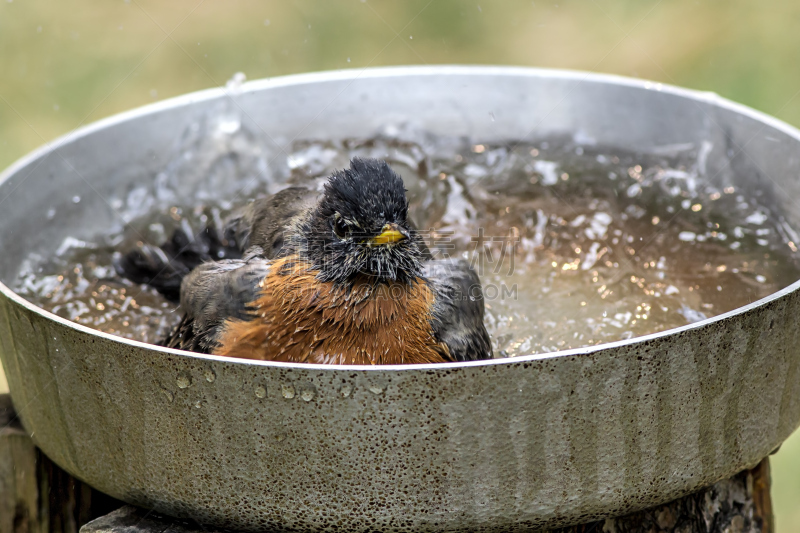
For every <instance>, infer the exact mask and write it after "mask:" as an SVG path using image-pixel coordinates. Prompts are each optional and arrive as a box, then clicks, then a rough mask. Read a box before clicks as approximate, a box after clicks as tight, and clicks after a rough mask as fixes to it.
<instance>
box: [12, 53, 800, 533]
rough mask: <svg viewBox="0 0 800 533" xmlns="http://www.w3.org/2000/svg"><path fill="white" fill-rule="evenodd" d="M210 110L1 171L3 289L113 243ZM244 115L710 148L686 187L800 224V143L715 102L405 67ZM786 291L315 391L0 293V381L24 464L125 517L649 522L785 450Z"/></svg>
mask: <svg viewBox="0 0 800 533" xmlns="http://www.w3.org/2000/svg"><path fill="white" fill-rule="evenodd" d="M226 99H227V97H226V95H225V93H224V91H221V90H212V91H205V92H202V93H197V94H192V95H187V96H184V97H181V98H178V99H174V100H170V101H166V102H163V103H160V104H156V105H154V106H148V107H146V108H142V109H140V110H135V111H133V112H129V113H126V114H123V115H120V116H117V117H112V118H111V119H107V120H105V121H101V122H100V123H97V124H95V125H92V126H89V127H87V128H85V129H83V130H79V131H77V132H75V133H73V134H71V135H69V136H67V137H65V138H63V139H61V140H59V141H57V142H56V143H54V144H53V145H52V146H48V147H45V148H44V149H42V150H40V151H38V152H36V153H34V154H32V155H31V156H29V157H27V158H25V159H23V160H22V161H20V162H19V163H17V164H16V165H14V166H13V167H11V168H10V169H9V170H8V171H6V172H5V173H4V174H3V175H2V178H1V179H0V199H4V200H3V204H2V216H0V249H1V250H3V254H2V255H0V280H2V281H3V282H4V283H6V284H8V283H10V281H11V280H13V279H14V276H15V275H16V273H17V272H18V270H19V268H20V263H21V260H22V258H23V257H25V256H27V255H28V254H30V253H31V252H39V253H47V250H53V249H55V247H57V245H58V243H59V242H61V241H62V240H63V238H64V237H65V236H68V235H69V236H78V237H80V236H81V235H87V236H88V235H91V233H92V231H93V229H96V228H97V227H98V226H99V225H102V224H104V223H108V222H109V221H110V220H112V218H113V216H114V213H113V210H112V209H111V208H110V207H109V206H108V205H107V203H106V202H105V201H104V200H103V199H104V198H107V197H108V196H110V195H111V194H112V193H114V191H117V190H119V189H120V188H124V187H125V186H127V185H129V184H130V183H131V182H133V181H134V180H137V179H141V176H143V175H145V176H155V174H156V173H157V172H158V171H159V170H160V169H161V168H163V166H164V165H165V164H166V162H167V161H168V160H169V158H170V157H172V156H173V155H174V147H175V139H176V138H178V137H180V135H181V134H182V132H183V131H185V130H186V128H187V127H189V126H190V125H191V124H193V123H197V122H198V121H201V120H203V117H207V116H208V114H209V113H213V112H215V110H216V109H218V108H219V106H220V105H222V103H224V101H225V100H226ZM237 105H239V106H241V109H242V110H243V113H244V116H246V119H245V123H246V124H245V125H248V127H251V128H254V129H259V130H261V131H263V132H265V133H267V134H268V137H269V138H270V139H272V142H274V146H269V147H267V149H269V150H279V149H281V147H282V146H286V145H288V144H289V143H290V142H291V140H292V139H293V138H295V137H298V136H299V137H300V138H338V137H348V136H352V135H369V134H371V133H373V132H374V131H375V130H377V129H378V128H380V127H382V126H384V125H385V124H386V123H389V122H397V121H399V120H412V121H413V122H415V123H416V124H418V125H420V126H422V127H424V128H426V129H428V130H430V131H433V132H435V133H449V134H453V133H455V134H461V135H465V136H473V137H475V138H476V139H479V140H482V141H486V140H492V139H521V138H531V139H533V138H541V137H546V136H548V135H554V134H564V133H568V134H570V135H574V136H575V138H576V139H577V138H580V139H584V140H585V142H587V143H591V142H602V143H603V144H604V145H612V146H621V147H626V148H628V149H633V150H642V151H654V150H663V149H664V148H665V147H670V146H676V145H682V146H685V145H688V144H693V145H696V146H699V145H700V144H701V143H703V142H706V143H710V153H709V155H708V159H707V164H706V168H705V169H704V170H705V174H704V175H703V176H702V177H701V179H709V180H716V181H719V182H720V183H731V184H736V186H737V187H739V188H740V189H741V190H744V191H754V190H759V191H762V193H763V194H764V195H766V197H767V198H771V199H772V200H771V201H772V202H773V203H774V207H775V209H776V210H778V211H780V212H782V213H784V216H785V217H786V219H787V221H789V222H792V223H795V222H797V220H798V210H797V209H796V208H795V207H793V204H794V203H797V199H799V198H800V183H798V180H797V176H798V171H799V170H800V161H799V157H798V154H800V134H798V132H797V131H795V130H794V129H792V128H790V127H789V126H786V125H785V124H782V123H780V122H778V121H776V120H774V119H771V118H769V117H766V116H763V115H761V114H759V113H756V112H754V111H752V110H749V109H747V108H744V107H742V106H738V105H736V104H733V103H730V102H727V101H725V100H723V99H720V98H718V97H716V96H715V95H711V94H708V93H697V92H692V91H686V90H682V89H678V88H671V87H664V86H661V85H657V84H651V83H647V82H641V81H636V80H628V79H624V78H617V77H612V76H602V75H594V74H586V73H580V72H568V71H547V70H536V69H520V68H504V67H408V68H393V69H374V70H366V71H357V72H356V71H349V72H332V73H322V74H313V75H302V76H293V77H287V78H277V79H274V80H265V81H258V82H253V83H250V84H246V85H245V86H244V87H243V89H242V93H241V94H240V95H238V96H237ZM65 190H69V191H70V193H69V194H68V195H67V194H65V193H64V191H65ZM76 190H77V191H78V192H77V193H76V192H75V191H76ZM73 194H81V196H82V198H83V200H82V201H81V204H79V205H73V204H72V202H71V196H72V195H73ZM51 205H56V206H58V209H60V210H61V212H62V213H63V218H62V219H61V222H60V223H59V224H58V225H53V224H49V223H48V221H47V217H46V216H45V211H46V209H45V207H48V206H51ZM799 286H800V284H798V283H796V284H794V285H792V286H790V287H788V288H786V289H784V290H782V291H780V292H778V293H775V294H773V295H771V296H770V297H768V298H765V299H763V300H760V301H758V302H754V303H753V304H751V305H749V306H747V307H744V308H740V309H738V310H736V311H733V312H731V313H727V314H725V315H721V316H718V317H715V318H712V319H709V320H705V321H703V322H699V323H697V324H693V325H691V326H687V327H683V328H679V329H673V330H669V331H667V332H663V333H659V334H655V335H650V336H647V337H640V338H634V339H631V340H628V341H623V342H617V343H612V344H605V345H601V346H596V347H592V348H588V349H581V350H572V351H569V352H558V353H551V354H546V355H531V356H525V357H517V358H514V359H509V360H493V361H485V362H477V363H459V364H443V365H413V366H406V367H390V366H384V367H356V366H343V367H324V366H316V365H300V364H279V363H262V362H251V361H236V360H227V359H225V358H220V357H213V356H200V355H197V354H190V353H188V352H181V351H176V350H168V349H162V348H157V347H155V346H150V345H146V344H143V343H138V342H133V341H127V340H124V339H120V338H118V337H114V336H111V335H106V334H101V333H98V332H95V331H92V330H90V329H88V328H85V327H82V326H79V325H76V324H73V323H71V322H68V321H65V320H63V319H60V318H58V317H56V316H54V315H52V314H50V313H47V312H45V311H43V310H41V309H39V308H37V307H35V306H33V305H32V304H30V303H28V302H26V301H25V300H23V299H22V298H20V297H19V296H18V295H16V294H14V293H13V292H12V291H11V290H10V289H8V287H7V285H2V284H0V358H1V359H2V362H3V366H4V368H5V371H6V374H7V377H8V382H9V386H10V388H11V393H12V396H13V398H14V402H15V405H16V408H17V410H18V412H19V413H20V415H21V417H22V421H23V423H24V426H25V428H26V429H27V430H28V431H29V432H30V433H31V434H32V436H33V439H34V441H35V442H36V444H37V445H38V446H39V447H41V448H42V450H43V451H44V452H45V453H46V454H47V455H48V456H49V457H51V458H52V459H53V460H54V461H55V462H57V463H58V464H59V465H60V466H61V467H63V468H64V469H65V470H67V471H68V472H70V473H71V474H73V475H75V476H76V477H78V478H80V479H83V480H85V481H87V482H89V483H90V484H92V485H93V486H95V487H96V488H98V489H100V490H102V491H104V492H106V493H108V494H110V495H112V496H115V497H117V498H120V499H122V500H125V501H127V502H130V503H132V504H136V505H141V506H146V507H152V508H155V509H157V510H159V511H162V512H165V513H168V514H173V515H176V516H185V517H193V518H195V519H197V520H200V521H201V522H207V523H210V524H216V525H221V526H227V527H233V528H241V529H250V530H265V529H269V528H274V529H276V530H292V531H300V530H329V529H330V530H334V529H338V530H345V531H365V530H386V531H388V530H397V531H403V530H407V531H411V530H420V529H422V530H436V531H440V530H441V531H444V530H446V531H489V530H491V531H517V530H525V529H528V528H530V527H541V528H550V527H556V526H561V525H567V524H572V523H579V522H585V521H588V520H590V519H593V518H596V517H600V516H603V515H609V514H619V513H624V512H628V511H633V510H636V509H641V508H644V507H648V506H652V505H655V504H659V503H662V502H665V501H668V500H671V499H674V498H676V497H679V496H681V495H684V494H686V493H688V492H691V491H693V490H695V489H698V488H700V487H703V486H706V485H709V484H711V483H713V482H715V481H717V480H719V479H722V478H725V477H727V476H730V475H732V474H734V473H735V472H737V471H739V470H741V469H744V468H747V467H752V466H754V465H756V464H757V463H758V462H759V460H760V459H761V458H763V457H764V456H766V455H767V454H768V453H769V452H770V451H772V450H773V449H774V448H776V447H777V446H778V445H779V444H780V443H781V442H782V441H783V440H784V439H785V438H786V437H788V436H789V434H791V432H792V431H793V430H794V429H795V428H796V427H797V426H798V425H800V394H799V393H800V390H798V389H799V388H800V375H798V362H800V342H799V341H800V339H798V328H797V325H798V324H797V323H798V318H797V317H798V316H800V297H798V292H797V289H798V287H799Z"/></svg>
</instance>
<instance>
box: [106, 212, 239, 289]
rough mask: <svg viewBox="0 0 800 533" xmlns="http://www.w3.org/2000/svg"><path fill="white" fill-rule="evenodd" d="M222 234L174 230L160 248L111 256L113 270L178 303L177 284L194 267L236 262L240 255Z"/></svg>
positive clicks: (213, 230)
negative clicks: (211, 263)
mask: <svg viewBox="0 0 800 533" xmlns="http://www.w3.org/2000/svg"><path fill="white" fill-rule="evenodd" d="M221 235H222V233H221V232H220V231H219V230H218V229H216V228H212V227H207V228H206V229H205V230H203V231H202V232H200V234H199V235H193V234H191V232H190V231H188V230H186V229H183V228H178V229H176V230H175V233H173V234H172V238H170V239H169V240H168V241H167V242H166V243H164V244H162V245H161V246H153V245H151V244H142V245H140V246H138V247H136V248H135V249H133V250H131V251H129V252H127V253H125V254H117V255H116V256H115V257H114V269H115V270H116V271H117V274H118V275H119V276H121V277H123V278H126V279H129V280H131V281H133V282H134V283H142V284H145V285H149V286H151V287H153V288H154V289H156V290H157V291H158V292H160V293H161V294H163V295H164V296H165V297H166V298H167V299H169V300H171V301H174V302H178V301H180V295H181V292H180V291H181V282H182V281H183V278H185V277H186V276H187V275H188V274H189V272H191V271H192V270H193V269H194V268H195V267H197V266H199V265H201V264H202V263H205V262H208V261H219V260H220V259H238V258H240V257H241V252H240V251H239V250H238V249H237V248H236V246H235V243H229V242H228V240H227V239H226V238H225V237H223V236H221Z"/></svg>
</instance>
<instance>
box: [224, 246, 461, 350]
mask: <svg viewBox="0 0 800 533" xmlns="http://www.w3.org/2000/svg"><path fill="white" fill-rule="evenodd" d="M261 286H262V288H263V291H262V293H261V296H259V297H258V298H257V299H256V300H255V301H254V302H253V303H252V311H253V319H252V320H247V321H241V320H231V321H228V322H227V323H226V324H225V327H224V330H223V332H222V334H221V336H220V339H219V344H218V348H217V349H216V350H215V351H214V353H215V354H217V355H226V356H229V357H240V358H245V359H260V360H269V361H287V362H304V363H321V364H358V365H362V364H409V363H440V362H445V361H448V360H449V357H448V353H447V348H446V347H445V346H444V345H441V344H439V343H437V342H436V340H435V339H434V337H433V332H432V331H431V327H430V317H431V314H430V313H431V306H432V305H433V299H434V295H433V293H432V291H431V289H430V288H429V287H428V285H427V283H426V282H424V281H422V280H418V281H416V282H414V283H412V284H401V283H389V284H386V283H383V284H380V285H377V286H374V285H372V284H371V283H370V282H369V280H367V279H364V280H359V281H357V282H356V283H355V284H354V285H353V287H352V288H350V289H349V290H348V289H346V288H344V287H335V286H333V284H331V283H323V282H320V281H319V280H317V279H316V271H313V270H310V269H309V268H308V265H306V264H304V263H303V262H301V261H298V260H297V258H296V257H287V258H283V259H279V260H277V261H276V262H275V264H274V265H272V267H271V268H270V273H269V274H268V275H267V277H266V278H265V279H264V280H262V281H261Z"/></svg>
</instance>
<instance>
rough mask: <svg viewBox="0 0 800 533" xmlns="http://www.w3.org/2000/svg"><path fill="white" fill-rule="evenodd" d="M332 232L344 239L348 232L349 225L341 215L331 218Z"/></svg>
mask: <svg viewBox="0 0 800 533" xmlns="http://www.w3.org/2000/svg"><path fill="white" fill-rule="evenodd" d="M333 232H334V233H336V236H337V237H339V238H340V239H344V238H345V237H347V234H348V233H349V232H350V225H349V224H348V223H347V222H345V221H344V219H343V218H342V217H336V218H335V219H334V220H333Z"/></svg>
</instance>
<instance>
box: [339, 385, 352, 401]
mask: <svg viewBox="0 0 800 533" xmlns="http://www.w3.org/2000/svg"><path fill="white" fill-rule="evenodd" d="M351 392H353V387H352V386H351V385H350V384H348V383H345V384H344V385H342V388H341V389H339V393H340V394H341V395H342V397H344V398H347V397H348V396H350V393H351Z"/></svg>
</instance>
